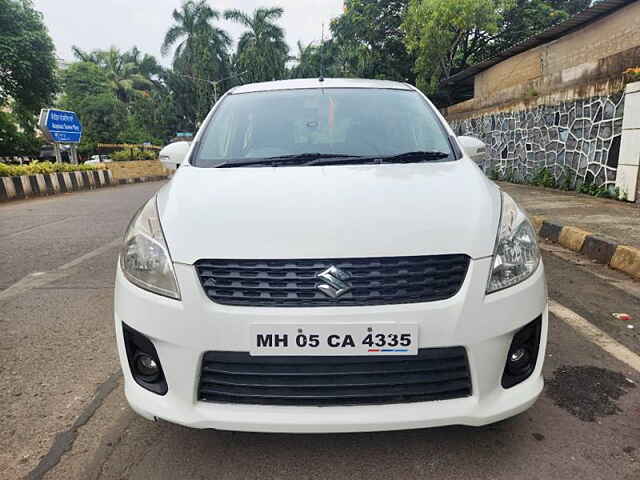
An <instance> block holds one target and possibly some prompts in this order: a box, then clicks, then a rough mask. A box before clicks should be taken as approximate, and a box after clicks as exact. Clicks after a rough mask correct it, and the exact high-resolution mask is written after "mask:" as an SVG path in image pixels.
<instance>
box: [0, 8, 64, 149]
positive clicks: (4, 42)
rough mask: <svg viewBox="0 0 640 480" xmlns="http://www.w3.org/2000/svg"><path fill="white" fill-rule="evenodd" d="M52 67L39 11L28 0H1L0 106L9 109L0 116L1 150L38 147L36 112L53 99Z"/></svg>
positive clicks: (52, 58) (51, 52) (49, 44)
mask: <svg viewBox="0 0 640 480" xmlns="http://www.w3.org/2000/svg"><path fill="white" fill-rule="evenodd" d="M55 71H56V59H55V56H54V46H53V42H52V41H51V38H50V37H49V34H48V32H47V29H46V27H45V26H44V23H43V21H42V15H41V14H40V13H39V12H37V11H35V10H34V9H33V6H32V3H31V1H29V0H0V108H4V109H7V110H9V111H10V113H5V114H4V115H3V116H2V119H1V122H2V127H0V135H1V137H0V144H2V145H3V146H2V150H1V151H0V152H1V153H3V154H9V155H10V154H25V153H33V150H34V148H35V150H37V146H35V147H34V145H36V144H37V141H36V140H35V135H34V131H35V123H36V115H37V114H38V112H39V111H40V109H41V108H44V107H45V106H48V105H50V104H51V103H52V102H53V98H54V94H55V92H56V90H57V81H56V75H55ZM11 122H14V123H13V125H10V124H11ZM14 127H15V128H14Z"/></svg>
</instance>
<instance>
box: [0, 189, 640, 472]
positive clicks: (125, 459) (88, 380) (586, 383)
mask: <svg viewBox="0 0 640 480" xmlns="http://www.w3.org/2000/svg"><path fill="white" fill-rule="evenodd" d="M159 187H160V184H159V183H149V184H139V185H130V186H123V187H118V188H110V189H104V190H97V191H92V192H85V193H76V194H70V195H63V196H58V197H51V198H45V199H37V200H30V201H22V202H15V203H11V204H3V205H0V261H1V263H0V415H1V417H0V418H1V424H0V425H1V428H0V478H2V479H17V478H25V477H26V478H34V479H39V478H47V479H51V478H53V479H83V480H84V479H97V478H100V479H125V478H131V479H151V478H153V479H272V478H273V479H275V478H277V479H297V480H298V479H312V478H313V479H365V478H366V479H368V480H370V479H377V478H384V479H389V478H392V479H395V478H398V479H403V480H411V479H426V478H437V479H442V480H448V479H485V478H486V479H510V480H511V479H514V478H527V479H531V480H533V479H554V480H556V479H574V478H581V479H585V480H587V479H589V480H590V479H607V480H612V479H626V480H638V479H640V388H638V384H640V372H638V371H636V370H634V369H633V368H631V367H630V366H629V365H627V364H625V363H623V362H621V361H620V360H618V359H616V358H614V356H613V355H611V354H610V353H607V352H606V351H605V350H603V349H602V348H601V346H599V345H597V343H598V342H600V343H602V341H601V339H600V340H598V338H589V337H588V336H585V334H584V332H581V331H578V330H576V329H575V328H573V327H571V326H569V324H568V323H567V322H566V321H564V320H563V319H561V318H558V317H555V316H553V317H552V318H551V325H550V340H549V348H548V356H547V359H546V363H545V376H546V379H547V385H546V387H545V391H544V393H543V396H542V397H541V398H540V400H539V401H538V402H537V403H536V404H535V405H534V406H533V407H532V408H531V409H530V410H529V411H527V412H525V413H523V414H521V415H519V416H517V417H515V418H513V419H509V420H506V421H504V422H501V423H498V424H495V425H491V426H487V427H483V428H468V427H447V428H437V429H426V430H414V431H401V432H390V433H366V434H340V435H282V434H278V435H272V434H249V433H229V432H218V431H196V430H189V429H186V428H183V427H179V426H176V425H171V424H167V423H162V422H160V423H152V422H149V421H147V420H144V419H142V418H140V417H138V416H136V415H135V414H134V413H132V412H131V410H130V409H129V408H128V406H127V404H126V401H125V399H124V396H123V392H122V381H121V375H120V373H119V365H118V362H117V358H116V352H115V343H114V334H113V326H112V293H113V286H112V283H113V278H114V273H115V259H116V254H117V240H118V239H119V238H120V237H121V236H122V233H123V231H124V229H125V227H126V225H127V222H128V221H129V219H130V217H131V216H132V214H133V213H134V211H135V210H136V209H137V208H138V207H139V206H140V205H141V204H142V203H143V202H144V201H145V200H146V199H147V198H149V197H150V196H151V195H152V194H153V192H154V190H156V189H157V188H159ZM544 260H545V264H546V267H547V273H548V280H549V290H550V296H551V297H552V298H553V299H554V300H556V301H558V302H559V303H561V304H562V305H564V306H566V307H568V308H569V309H571V310H572V311H574V312H576V313H577V314H579V315H581V316H583V317H584V318H585V319H586V320H588V321H589V322H590V323H591V324H593V325H595V326H596V327H598V328H599V329H601V330H602V331H604V332H606V334H608V335H609V336H610V337H612V338H613V339H615V340H617V342H619V343H620V344H621V345H624V346H626V347H627V348H628V349H629V350H631V351H633V352H636V353H639V352H640V335H639V333H640V284H638V283H634V282H632V281H630V280H628V279H627V278H626V277H624V276H622V275H619V274H617V273H616V272H613V271H610V270H607V269H606V268H604V267H599V266H595V265H592V264H591V263H589V262H585V261H584V260H582V259H580V257H577V256H575V255H573V254H571V253H569V252H566V251H563V250H560V249H558V248H557V247H554V246H548V245H545V246H544ZM612 312H625V313H629V314H631V315H632V316H633V317H634V319H635V321H634V322H631V323H632V325H634V326H635V328H634V329H629V328H628V327H627V323H625V322H621V321H619V320H616V319H614V318H613V317H612V316H611V313H612Z"/></svg>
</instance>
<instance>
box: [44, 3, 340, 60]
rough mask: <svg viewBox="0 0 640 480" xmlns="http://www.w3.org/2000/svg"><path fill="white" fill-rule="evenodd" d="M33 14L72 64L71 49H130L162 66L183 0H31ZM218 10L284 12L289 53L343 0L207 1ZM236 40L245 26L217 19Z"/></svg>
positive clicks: (317, 33) (316, 34)
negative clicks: (164, 48) (279, 9)
mask: <svg viewBox="0 0 640 480" xmlns="http://www.w3.org/2000/svg"><path fill="white" fill-rule="evenodd" d="M33 3H34V6H35V8H36V10H38V11H40V12H42V13H43V15H44V22H45V24H46V26H47V28H48V29H49V34H50V35H51V37H52V38H53V42H54V43H55V46H56V50H57V55H58V57H59V58H61V59H63V60H66V61H71V60H73V54H72V52H71V47H72V46H73V45H76V46H78V47H80V48H81V49H82V50H94V49H107V48H109V47H110V46H112V45H115V46H116V47H118V48H120V49H121V50H128V49H130V48H131V47H133V46H134V45H135V46H137V47H138V48H139V49H140V50H141V51H143V52H145V53H150V54H152V55H154V56H155V57H157V58H158V60H160V61H161V63H163V64H164V65H169V64H170V62H171V59H170V56H169V57H167V58H164V59H163V58H161V55H160V45H161V44H162V40H163V38H164V34H165V33H166V31H167V29H168V28H169V26H170V25H171V21H172V18H171V13H172V12H173V10H174V9H175V8H178V7H180V5H181V4H182V0H34V2H33ZM209 5H211V7H213V8H214V9H216V10H219V11H220V12H222V11H224V10H226V9H230V8H236V9H239V10H244V11H248V12H251V11H253V10H254V9H255V8H257V7H263V6H265V7H275V6H280V7H282V8H284V11H285V12H284V16H283V17H282V19H281V21H280V25H281V26H282V27H283V28H284V30H285V33H286V38H287V42H288V43H289V47H290V48H291V50H292V53H294V52H296V51H297V48H296V42H297V41H298V40H301V41H302V42H303V43H304V44H307V43H309V42H312V41H320V38H321V31H322V23H323V22H324V23H325V35H327V33H326V32H328V30H329V28H328V25H329V21H330V20H331V19H332V18H334V17H337V16H338V15H340V14H341V13H342V5H343V0H209ZM219 25H220V26H221V27H223V28H224V29H225V30H226V31H227V32H229V34H230V35H231V36H232V38H233V39H234V41H235V40H237V38H238V37H239V35H240V34H241V33H242V31H243V30H244V28H243V27H242V26H239V25H236V24H233V23H228V22H226V21H224V20H223V21H221V22H220V24H219Z"/></svg>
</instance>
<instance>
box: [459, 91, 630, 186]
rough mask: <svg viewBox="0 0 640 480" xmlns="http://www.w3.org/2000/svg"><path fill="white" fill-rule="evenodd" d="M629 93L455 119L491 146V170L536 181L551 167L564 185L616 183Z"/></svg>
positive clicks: (486, 167)
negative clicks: (538, 176)
mask: <svg viewBox="0 0 640 480" xmlns="http://www.w3.org/2000/svg"><path fill="white" fill-rule="evenodd" d="M624 103H625V96H624V93H623V92H622V91H620V92H619V93H613V94H610V95H603V96H594V97H590V98H584V99H577V100H571V101H564V102H560V103H557V104H549V105H538V106H535V107H533V108H529V109H523V110H519V111H508V110H507V111H502V112H493V113H489V114H486V115H482V116H479V117H475V118H468V119H462V120H453V121H452V122H451V126H452V127H453V129H454V130H455V132H456V134H458V135H470V136H474V137H477V138H480V139H481V140H483V141H484V142H485V143H486V144H487V149H488V158H487V160H486V162H485V165H484V166H483V167H484V170H485V172H487V174H490V175H496V176H499V177H500V178H504V179H510V180H514V181H531V180H532V179H533V178H534V177H535V176H536V175H537V174H538V173H539V172H541V171H542V170H543V169H546V170H547V171H548V172H549V173H550V174H551V175H553V177H554V180H555V182H556V183H557V185H558V186H563V187H568V188H575V187H576V186H577V185H580V184H582V183H588V184H595V185H597V186H606V187H609V188H611V189H613V187H614V186H615V181H616V169H617V166H618V156H619V150H620V135H621V132H622V118H623V111H624Z"/></svg>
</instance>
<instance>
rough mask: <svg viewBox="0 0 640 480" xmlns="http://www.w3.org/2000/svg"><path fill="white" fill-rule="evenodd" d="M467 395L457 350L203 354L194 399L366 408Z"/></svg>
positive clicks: (461, 353)
mask: <svg viewBox="0 0 640 480" xmlns="http://www.w3.org/2000/svg"><path fill="white" fill-rule="evenodd" d="M469 395H471V377H470V374H469V366H468V363H467V355H466V352H465V349H464V348H463V347H451V348H429V349H421V350H419V353H418V355H416V356H404V355H403V356H394V357H380V356H376V357H358V356H339V357H335V356H334V357H295V356H294V357H292V356H258V357H252V356H250V355H249V354H248V353H244V352H207V353H205V355H204V358H203V361H202V371H201V376H200V385H199V388H198V399H199V400H200V401H205V402H216V403H249V404H261V405H326V406H330V405H367V404H384V403H406V402H425V401H431V400H448V399H452V398H460V397H466V396H469Z"/></svg>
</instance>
